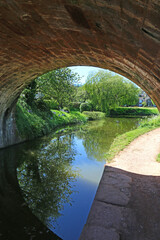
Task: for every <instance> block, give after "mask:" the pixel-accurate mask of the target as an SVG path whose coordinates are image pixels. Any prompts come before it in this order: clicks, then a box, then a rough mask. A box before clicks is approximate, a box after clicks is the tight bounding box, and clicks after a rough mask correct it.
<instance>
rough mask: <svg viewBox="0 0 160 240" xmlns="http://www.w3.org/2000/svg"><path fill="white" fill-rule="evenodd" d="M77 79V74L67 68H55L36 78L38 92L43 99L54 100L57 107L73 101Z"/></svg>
mask: <svg viewBox="0 0 160 240" xmlns="http://www.w3.org/2000/svg"><path fill="white" fill-rule="evenodd" d="M78 81H79V76H78V75H77V74H74V73H72V71H71V70H70V69H69V68H61V69H57V70H54V71H51V72H48V73H46V74H44V75H42V76H41V77H38V78H37V79H36V82H37V90H38V92H40V93H41V94H42V95H43V98H44V99H50V100H54V101H55V102H56V103H57V105H58V107H59V109H60V108H63V107H65V106H68V105H69V103H70V102H71V101H73V98H74V96H75V94H76V86H75V85H76V84H77V83H78Z"/></svg>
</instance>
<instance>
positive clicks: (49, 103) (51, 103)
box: [44, 99, 59, 110]
mask: <svg viewBox="0 0 160 240" xmlns="http://www.w3.org/2000/svg"><path fill="white" fill-rule="evenodd" d="M44 102H45V103H46V104H47V106H48V107H49V108H50V109H56V110H59V107H58V104H57V102H56V101H53V100H45V99H44Z"/></svg>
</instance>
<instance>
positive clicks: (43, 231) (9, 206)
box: [0, 118, 140, 240]
mask: <svg viewBox="0 0 160 240" xmlns="http://www.w3.org/2000/svg"><path fill="white" fill-rule="evenodd" d="M139 121H140V119H136V118H106V119H103V120H97V121H91V122H88V123H86V124H84V125H76V126H72V127H65V128H61V129H59V130H57V131H56V132H54V133H52V134H51V135H49V136H47V137H43V138H40V139H38V140H34V141H30V142H26V143H23V144H20V145H17V146H14V147H10V148H7V149H4V150H1V151H0V239H8V240H9V239H12V240H13V239H16V240H18V239H58V237H56V235H58V236H59V237H60V238H61V239H64V240H77V239H78V238H79V236H80V233H81V231H82V229H83V226H84V224H85V222H86V220H87V216H88V213H89V210H90V207H91V205H92V202H93V199H94V196H95V193H96V190H97V187H98V184H99V181H100V178H101V176H102V172H103V168H104V164H105V161H106V160H105V154H106V153H107V152H108V150H109V147H110V145H111V143H112V142H113V139H114V138H115V137H116V136H117V135H118V134H122V133H124V132H126V131H129V130H131V129H134V128H135V127H136V126H137V125H138V123H139ZM53 233H55V234H56V235H54V234H53Z"/></svg>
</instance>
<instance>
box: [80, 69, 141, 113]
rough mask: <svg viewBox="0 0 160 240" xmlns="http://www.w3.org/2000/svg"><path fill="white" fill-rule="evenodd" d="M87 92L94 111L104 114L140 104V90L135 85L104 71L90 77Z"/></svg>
mask: <svg viewBox="0 0 160 240" xmlns="http://www.w3.org/2000/svg"><path fill="white" fill-rule="evenodd" d="M85 90H86V93H87V96H88V99H90V100H91V102H92V105H93V109H94V110H99V111H102V112H108V110H109V109H110V108H111V107H117V106H121V105H135V104H137V102H138V94H139V88H138V87H137V86H136V85H135V84H133V83H131V82H129V81H127V80H125V79H124V78H122V77H120V76H118V75H114V76H113V75H112V74H111V73H108V72H104V71H99V72H98V73H97V74H95V75H90V76H89V77H88V79H87V82H86V84H85Z"/></svg>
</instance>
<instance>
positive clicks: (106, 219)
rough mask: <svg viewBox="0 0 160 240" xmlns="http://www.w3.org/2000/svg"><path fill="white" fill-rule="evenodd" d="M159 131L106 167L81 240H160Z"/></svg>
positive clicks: (125, 151) (134, 144)
mask: <svg viewBox="0 0 160 240" xmlns="http://www.w3.org/2000/svg"><path fill="white" fill-rule="evenodd" d="M159 153H160V128H158V129H155V130H153V131H151V132H148V133H146V134H144V135H142V136H140V137H138V138H137V139H135V140H134V141H133V142H132V143H131V144H130V145H129V146H128V147H126V148H125V149H124V150H123V151H121V152H120V153H119V154H118V155H117V156H116V157H115V158H114V159H113V161H112V163H110V164H106V166H105V169H104V173H103V176H102V179H101V181H100V184H99V187H98V190H97V193H96V196H95V199H94V202H93V204H92V207H91V211H90V214H89V216H88V219H87V223H86V225H85V227H84V229H83V231H82V234H81V237H80V239H81V240H160V163H157V162H156V157H157V155H158V154H159Z"/></svg>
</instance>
